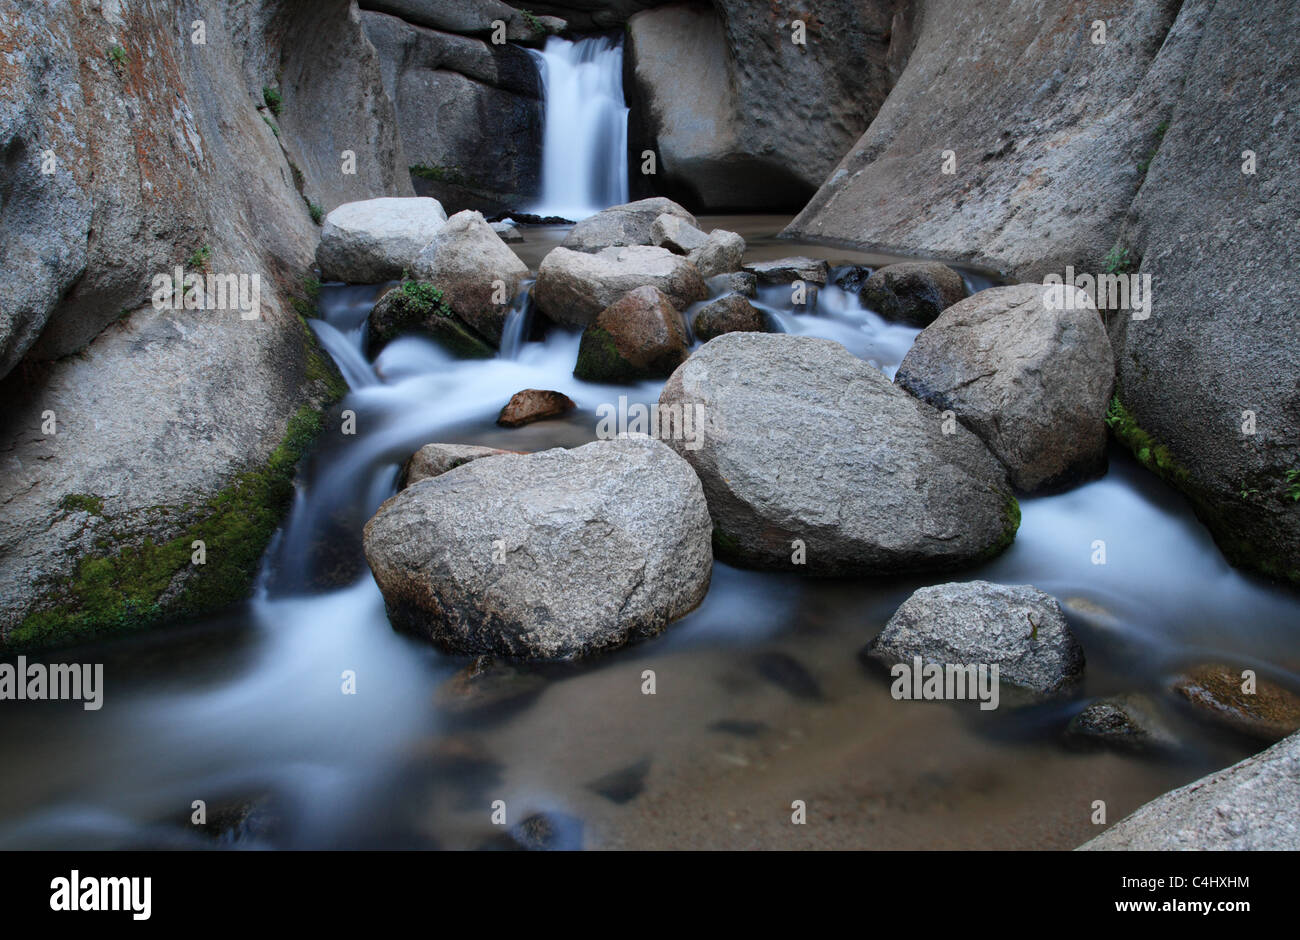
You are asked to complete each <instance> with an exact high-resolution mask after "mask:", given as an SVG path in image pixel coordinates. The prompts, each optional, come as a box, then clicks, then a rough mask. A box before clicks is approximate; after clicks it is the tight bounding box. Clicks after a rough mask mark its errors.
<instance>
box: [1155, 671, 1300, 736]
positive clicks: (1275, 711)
mask: <svg viewBox="0 0 1300 940" xmlns="http://www.w3.org/2000/svg"><path fill="white" fill-rule="evenodd" d="M1241 673H1242V670H1241V669H1240V668H1233V667H1231V666H1225V665H1223V664H1222V663H1212V664H1209V665H1205V666H1198V667H1196V668H1195V669H1192V670H1190V671H1189V672H1188V673H1187V674H1186V675H1182V676H1179V677H1178V678H1176V679H1175V680H1174V681H1173V690H1174V691H1175V692H1177V693H1178V694H1179V695H1181V696H1182V697H1183V698H1184V699H1186V700H1187V701H1188V702H1190V703H1191V704H1192V705H1194V706H1195V708H1196V713H1197V714H1198V715H1199V716H1201V717H1203V718H1207V719H1209V720H1210V721H1212V722H1214V723H1215V724H1218V725H1220V726H1222V727H1225V728H1228V729H1230V730H1232V731H1236V732H1238V733H1240V734H1245V735H1248V736H1250V737H1252V738H1256V739H1258V740H1261V741H1278V740H1281V739H1282V738H1284V737H1286V736H1287V735H1288V734H1291V733H1293V732H1295V731H1297V730H1300V695H1296V694H1295V693H1294V692H1292V691H1291V690H1290V689H1286V688H1283V687H1282V686H1280V685H1278V684H1277V683H1276V682H1273V681H1271V680H1269V679H1265V678H1263V677H1262V676H1258V675H1257V676H1256V677H1255V680H1254V682H1255V691H1254V692H1247V691H1245V690H1244V688H1243V686H1244V684H1245V682H1246V680H1245V679H1243V678H1242V675H1241Z"/></svg>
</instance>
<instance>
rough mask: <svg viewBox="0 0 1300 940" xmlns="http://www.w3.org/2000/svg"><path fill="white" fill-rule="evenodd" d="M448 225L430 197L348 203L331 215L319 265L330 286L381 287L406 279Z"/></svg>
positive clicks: (323, 231) (325, 227)
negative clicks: (343, 283)
mask: <svg viewBox="0 0 1300 940" xmlns="http://www.w3.org/2000/svg"><path fill="white" fill-rule="evenodd" d="M446 224H447V213H446V212H444V211H443V208H442V204H441V203H440V202H438V200H436V199H429V198H426V197H419V196H413V197H407V198H383V199H364V200H362V201H360V202H347V203H344V204H343V205H341V206H339V207H338V208H337V209H334V210H333V211H332V212H330V213H329V215H327V216H325V223H324V225H323V226H322V228H321V233H320V245H319V246H318V247H317V248H316V263H317V264H318V265H320V269H321V275H322V276H323V277H324V278H325V280H327V281H349V282H352V283H354V284H378V283H380V282H382V281H390V280H392V279H394V278H398V277H401V276H402V274H403V272H405V271H406V270H407V269H409V268H410V266H411V264H412V263H413V262H414V261H415V258H416V256H417V255H419V253H420V252H421V251H422V250H423V249H424V246H425V245H427V244H429V242H431V241H433V239H434V237H435V236H437V235H438V233H439V232H441V231H442V229H443V227H444V226H445V225H446Z"/></svg>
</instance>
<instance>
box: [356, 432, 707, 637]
mask: <svg viewBox="0 0 1300 940" xmlns="http://www.w3.org/2000/svg"><path fill="white" fill-rule="evenodd" d="M709 529H710V525H709V516H708V508H707V506H706V504H705V502H704V493H703V491H702V490H701V488H700V484H699V480H698V478H696V476H695V474H694V473H693V472H692V471H691V468H690V466H689V465H688V464H687V463H686V462H685V461H683V460H682V459H681V458H679V457H677V456H676V455H675V454H674V453H673V452H672V451H671V450H670V449H669V448H667V447H666V446H664V445H663V444H661V443H659V442H657V441H654V440H650V439H646V438H641V439H621V440H614V441H597V442H595V443H592V444H587V445H585V446H583V447H579V448H577V449H575V450H563V449H559V448H557V449H554V450H548V451H543V452H541V453H537V454H526V455H514V454H508V455H503V456H497V457H485V458H483V459H480V460H476V461H474V462H472V463H469V464H465V465H464V466H460V467H457V468H456V469H454V470H451V471H449V472H447V473H444V474H442V475H441V476H437V477H433V478H432V479H427V480H422V481H421V482H419V483H417V484H415V485H413V486H409V487H407V488H406V489H404V490H402V491H401V492H400V493H398V494H397V495H396V496H394V497H393V498H391V499H389V500H388V501H387V502H385V503H384V504H383V505H382V506H381V507H380V508H379V511H378V512H377V513H376V514H375V515H374V517H373V518H372V519H371V520H370V521H369V522H368V523H366V527H365V534H364V541H365V552H366V560H367V561H368V562H369V563H370V567H371V570H372V571H373V572H374V575H375V580H376V582H377V583H378V584H379V588H380V590H381V591H382V592H383V595H384V601H385V605H386V607H387V609H388V615H389V618H390V620H391V621H392V624H393V626H394V627H395V628H396V629H398V630H401V631H403V632H408V633H413V634H415V635H417V636H420V637H424V638H426V639H428V640H430V641H431V642H432V643H434V644H435V645H437V646H438V647H440V648H441V649H444V650H446V651H449V652H453V653H461V654H479V653H491V654H495V655H499V656H502V657H506V658H515V659H573V658H577V657H581V656H587V655H591V654H594V653H598V652H601V651H604V650H608V649H612V648H614V647H618V646H621V645H623V644H625V643H628V642H630V641H632V640H635V639H638V638H642V637H647V636H652V635H654V634H656V633H658V632H660V631H661V630H663V629H664V627H665V626H666V625H667V624H668V623H669V622H670V621H672V620H675V619H676V618H678V617H681V616H683V615H684V614H686V613H688V612H689V611H691V610H692V609H694V608H695V606H696V605H698V604H699V603H700V601H701V600H702V599H703V598H704V594H705V592H706V591H707V590H708V586H709V577H710V573H711V569H712V562H713V558H712V553H711V551H710V549H709Z"/></svg>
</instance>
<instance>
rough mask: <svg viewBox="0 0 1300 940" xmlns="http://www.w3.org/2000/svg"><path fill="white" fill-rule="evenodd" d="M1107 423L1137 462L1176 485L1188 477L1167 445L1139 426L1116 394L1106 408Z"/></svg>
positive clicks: (1181, 484)
mask: <svg viewBox="0 0 1300 940" xmlns="http://www.w3.org/2000/svg"><path fill="white" fill-rule="evenodd" d="M1106 424H1107V426H1108V427H1109V428H1110V430H1111V433H1112V434H1114V435H1115V439H1116V440H1118V441H1119V442H1120V443H1121V444H1123V445H1124V446H1125V447H1127V448H1128V449H1129V450H1131V451H1132V452H1133V456H1134V457H1136V458H1137V459H1138V462H1139V463H1140V464H1142V466H1144V467H1146V468H1147V469H1148V470H1150V471H1151V472H1152V473H1154V474H1156V476H1158V477H1160V478H1161V479H1162V480H1164V481H1165V482H1167V483H1171V484H1173V485H1174V486H1177V487H1179V488H1182V487H1184V486H1186V485H1187V483H1188V482H1189V481H1190V479H1191V475H1190V474H1189V473H1188V472H1187V468H1186V467H1184V466H1183V465H1182V464H1180V463H1179V462H1178V460H1177V459H1176V458H1175V457H1174V455H1173V453H1172V452H1170V450H1169V448H1168V447H1166V446H1165V445H1164V444H1161V443H1159V442H1158V441H1156V439H1155V438H1153V437H1152V436H1151V435H1150V434H1148V433H1147V432H1146V431H1144V430H1142V428H1140V427H1138V424H1137V421H1135V420H1134V419H1133V416H1132V415H1131V414H1129V412H1128V409H1127V408H1125V407H1124V406H1123V405H1122V404H1120V400H1119V396H1118V395H1116V396H1115V397H1114V398H1112V399H1111V401H1110V407H1109V408H1107V409H1106Z"/></svg>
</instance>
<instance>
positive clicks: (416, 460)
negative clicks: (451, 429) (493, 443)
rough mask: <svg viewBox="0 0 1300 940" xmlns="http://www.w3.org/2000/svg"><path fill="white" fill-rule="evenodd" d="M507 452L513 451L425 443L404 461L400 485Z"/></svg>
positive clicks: (408, 484) (469, 445)
mask: <svg viewBox="0 0 1300 940" xmlns="http://www.w3.org/2000/svg"><path fill="white" fill-rule="evenodd" d="M509 453H513V451H508V450H498V449H497V448H495V447H479V446H477V445H474V444H425V445H424V446H423V447H421V448H420V449H419V450H417V451H416V452H415V453H414V454H412V455H411V459H410V460H408V461H407V462H406V467H405V468H404V469H403V471H402V487H407V486H410V485H411V484H412V483H419V482H420V481H421V480H427V479H428V478H429V477H436V476H438V475H440V474H443V473H446V472H447V471H448V470H454V469H456V468H457V467H459V466H460V465H461V464H463V463H469V462H470V461H471V460H478V459H479V458H480V457H495V456H496V455H497V454H509Z"/></svg>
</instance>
